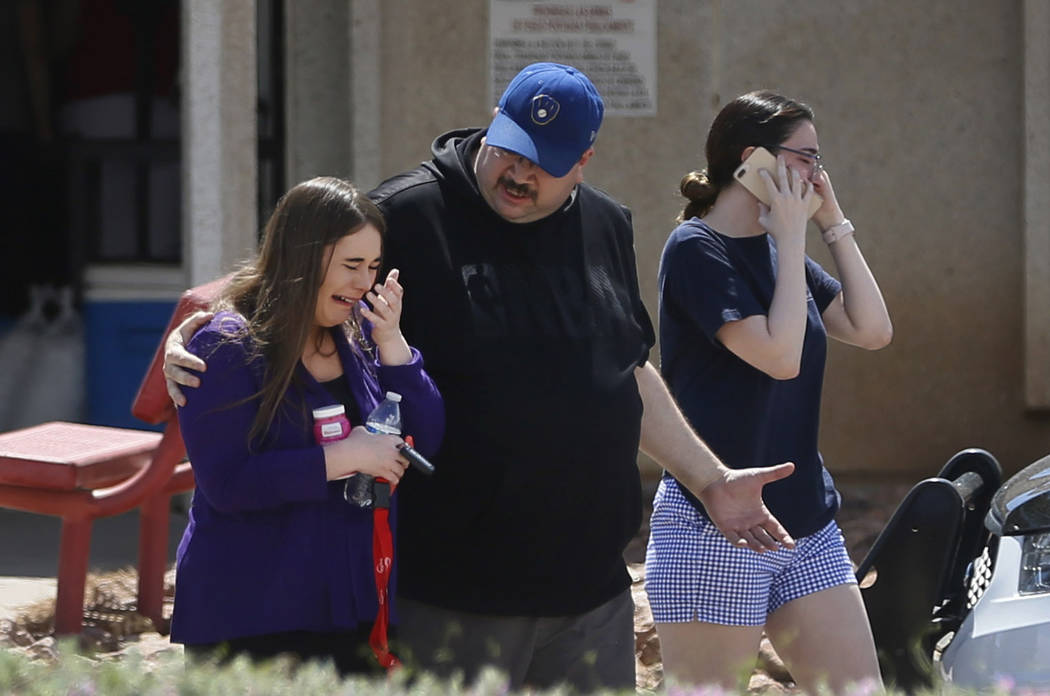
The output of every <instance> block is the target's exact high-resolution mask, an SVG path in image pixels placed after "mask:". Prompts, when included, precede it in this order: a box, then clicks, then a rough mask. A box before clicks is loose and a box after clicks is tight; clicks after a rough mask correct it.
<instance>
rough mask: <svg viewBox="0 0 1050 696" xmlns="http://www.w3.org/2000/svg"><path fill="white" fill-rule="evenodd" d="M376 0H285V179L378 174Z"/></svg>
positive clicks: (360, 180)
mask: <svg viewBox="0 0 1050 696" xmlns="http://www.w3.org/2000/svg"><path fill="white" fill-rule="evenodd" d="M379 33H380V27H379V0H352V1H351V2H347V1H346V0H299V1H297V2H294V3H293V2H286V3H285V46H286V47H287V50H286V63H285V74H286V77H287V79H286V80H285V113H286V115H287V128H288V130H287V141H286V145H285V148H286V149H285V162H286V171H287V172H288V177H287V183H288V186H289V187H291V186H292V185H294V184H296V183H298V182H300V181H303V180H304V179H308V178H310V177H314V176H341V177H347V178H350V179H351V180H352V181H354V183H356V184H358V185H359V186H361V187H362V188H365V189H369V188H371V187H372V186H374V185H375V184H377V183H378V182H379V176H380V167H379V152H380V140H379V137H380V131H379V120H380V116H379V107H380V88H379V85H380V83H379V70H380V68H379V63H380V61H379V57H380V36H379Z"/></svg>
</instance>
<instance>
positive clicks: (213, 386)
mask: <svg viewBox="0 0 1050 696" xmlns="http://www.w3.org/2000/svg"><path fill="white" fill-rule="evenodd" d="M242 323H243V319H242V318H241V317H240V316H239V315H236V314H231V313H220V314H219V315H218V316H216V317H215V318H214V319H213V320H212V321H211V323H210V324H208V326H207V327H205V328H204V329H202V330H201V331H199V332H198V333H197V334H196V335H195V336H194V337H193V338H192V339H191V340H190V342H189V345H188V348H189V350H190V351H191V352H193V353H194V354H196V355H199V356H200V357H202V358H204V360H205V361H207V363H208V370H207V372H206V373H203V374H202V375H201V385H200V387H198V388H197V389H191V390H188V391H187V401H188V403H187V404H186V405H185V406H184V407H182V408H180V409H179V424H180V426H181V427H182V435H183V439H184V440H185V442H186V450H187V452H188V454H189V459H190V461H191V462H192V463H193V472H194V476H195V477H196V483H197V487H196V490H195V491H194V495H193V505H192V507H191V510H190V521H189V524H188V526H187V527H186V532H185V533H184V534H183V537H182V542H181V543H180V544H179V550H178V554H177V574H176V595H175V609H174V614H173V616H172V626H171V639H172V641H174V642H177V643H188V644H195V643H214V642H219V641H223V640H227V639H230V638H235V637H243V636H252V635H259V634H264V633H275V632H280V631H293V630H306V631H343V630H350V629H353V628H354V627H355V626H356V625H357V623H358V622H359V621H364V622H371V621H372V620H374V619H375V616H376V610H377V603H376V590H375V577H374V575H373V573H372V512H371V511H370V510H368V511H366V510H361V509H359V508H356V507H353V506H351V505H350V504H348V503H347V502H346V501H345V500H343V482H342V481H336V482H332V483H328V482H327V481H326V480H325V467H324V453H323V451H322V449H321V447H320V446H319V445H317V444H315V443H314V436H313V427H312V423H311V422H310V415H309V409H314V408H317V407H319V406H324V405H327V404H331V403H332V402H333V399H332V397H331V396H329V395H328V392H327V391H326V390H325V388H324V387H322V386H321V385H320V384H318V382H317V381H316V380H315V379H314V378H313V377H312V376H311V375H310V373H309V372H307V371H306V369H305V368H303V366H302V364H301V363H300V365H299V368H298V373H297V375H298V377H299V379H300V381H301V382H302V384H304V385H305V394H304V396H305V402H306V407H307V409H308V410H307V412H306V422H304V421H303V418H302V416H301V415H300V414H301V410H300V404H301V401H299V399H298V397H297V396H296V394H297V392H296V389H295V387H293V388H292V389H291V390H290V394H289V395H286V396H285V399H284V401H283V402H282V408H280V409H278V413H277V417H276V418H275V420H274V423H273V425H272V426H271V428H270V431H269V433H268V439H267V441H266V443H265V445H264V446H263V447H262V448H261V451H256V452H249V450H248V446H247V442H246V438H247V433H248V430H249V428H250V426H251V423H252V420H253V418H254V417H255V413H256V411H257V410H258V408H257V405H258V402H257V400H250V401H247V402H244V399H245V398H247V397H249V396H251V395H252V394H254V393H256V392H257V391H258V389H259V387H260V385H261V383H262V382H261V377H262V367H263V365H262V363H263V361H262V360H261V359H259V360H255V361H252V362H249V353H248V350H247V348H246V346H245V345H244V343H243V342H239V341H236V340H234V341H231V340H230V339H229V337H228V334H229V331H228V330H229V329H230V328H235V327H237V326H240V325H241V324H242ZM369 328H370V327H367V326H366V327H365V331H366V334H368V333H369ZM224 329H226V330H225V331H224ZM332 333H333V336H335V338H336V345H337V347H338V350H339V357H340V360H341V361H342V363H343V372H344V378H345V379H346V380H347V381H348V383H349V385H350V390H351V393H352V394H353V397H354V400H355V401H356V403H357V407H358V409H359V411H360V413H361V414H363V415H367V414H368V413H370V412H371V411H372V409H373V408H374V407H375V405H376V403H378V401H379V400H380V399H381V398H382V395H383V394H384V393H385V392H386V391H388V390H389V391H396V392H398V393H400V394H401V395H402V396H403V397H404V398H403V400H402V402H401V412H402V421H403V424H404V431H405V433H406V434H408V435H412V436H413V437H414V438H415V446H416V449H418V450H419V451H420V452H422V453H423V454H424V455H430V454H433V453H434V451H435V450H436V449H437V448H438V446H439V444H440V442H441V438H442V435H443V433H444V428H445V411H444V406H443V404H442V401H441V396H440V394H438V391H437V387H435V386H434V384H433V382H431V380H430V377H428V376H427V374H426V372H424V370H423V360H422V358H421V356H420V354H419V352H418V351H417V350H415V349H414V348H413V349H412V360H411V362H409V363H408V364H407V365H399V366H396V367H389V366H382V365H379V363H378V362H373V361H371V360H368V359H365V358H362V357H361V356H360V355H359V354H358V353H357V352H355V351H353V350H351V348H350V345H349V343H348V342H347V340H346V337H345V336H344V335H343V332H342V330H341V327H336V328H335V329H333V330H332ZM353 425H360V423H354V424H353ZM406 475H408V476H418V475H419V474H418V473H416V472H414V471H411V470H410V471H409V472H408V473H407V474H406ZM396 498H397V496H395V500H396ZM393 513H394V511H392V515H391V519H394V518H395V517H396V516H395V515H394V514H393ZM396 569H397V566H396V563H395V568H394V570H395V573H396ZM393 595H394V588H393V587H392V588H391V592H390V596H393Z"/></svg>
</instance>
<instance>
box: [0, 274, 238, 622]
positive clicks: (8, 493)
mask: <svg viewBox="0 0 1050 696" xmlns="http://www.w3.org/2000/svg"><path fill="white" fill-rule="evenodd" d="M224 281H225V279H220V280H217V281H213V282H211V283H208V284H206V285H202V286H199V287H196V288H193V289H191V290H187V291H186V292H185V293H183V295H182V297H181V298H180V299H179V302H178V304H177V305H176V307H175V311H174V312H173V313H172V317H171V320H170V321H169V323H168V328H167V329H166V330H165V332H164V336H165V337H166V336H167V335H168V333H169V332H170V331H171V329H173V328H174V327H175V326H178V324H180V323H181V322H182V320H183V319H184V318H185V317H186V316H187V315H189V314H190V313H192V312H194V311H196V310H198V309H202V308H205V307H207V306H208V305H209V304H210V303H211V301H212V299H214V297H215V296H216V295H217V294H218V292H219V290H220V289H221V288H222V286H223V283H224ZM163 362H164V340H163V338H162V339H161V343H160V345H159V346H158V347H157V350H156V352H155V353H154V355H153V361H152V362H151V363H150V366H149V369H148V370H147V371H146V375H145V377H144V378H143V380H142V384H141V386H140V387H139V392H138V394H137V395H136V397H135V401H134V403H133V404H132V408H131V412H132V414H134V415H135V417H137V418H139V419H140V420H143V421H145V422H146V423H149V424H151V425H159V424H162V423H163V424H165V427H164V432H163V434H162V433H157V432H152V431H145V430H133V429H129V428H108V427H103V426H96V425H83V424H80V423H65V422H52V423H44V424H42V425H37V426H33V427H31V428H25V429H23V430H16V431H13V432H9V433H4V434H2V435H0V507H6V508H13V509H15V510H23V511H26V512H34V513H38V514H44V515H54V516H56V517H61V518H62V540H61V544H60V548H59V560H58V598H57V600H56V604H55V633H56V634H58V635H64V634H71V633H79V632H80V629H81V625H82V620H83V613H84V585H85V581H86V578H87V565H88V553H89V551H90V546H91V525H92V522H93V521H94V520H96V519H98V518H100V517H109V516H111V515H119V514H122V513H124V512H128V511H129V510H133V509H135V508H136V507H137V508H139V568H138V569H139V586H138V610H139V613H141V614H142V615H144V616H147V617H149V618H150V619H152V620H153V623H154V625H155V626H158V627H160V626H161V625H162V616H161V611H162V607H163V600H164V571H165V569H166V568H167V560H168V524H169V509H170V503H171V496H172V495H173V494H174V493H178V492H182V491H188V490H192V488H193V471H192V469H191V467H190V464H189V462H185V461H183V460H184V459H185V457H186V448H185V446H184V445H183V443H182V435H181V433H180V432H179V421H178V419H177V418H176V415H175V407H174V406H173V405H172V403H171V400H170V399H169V398H168V394H167V391H166V390H165V388H164V375H163V372H162V369H163Z"/></svg>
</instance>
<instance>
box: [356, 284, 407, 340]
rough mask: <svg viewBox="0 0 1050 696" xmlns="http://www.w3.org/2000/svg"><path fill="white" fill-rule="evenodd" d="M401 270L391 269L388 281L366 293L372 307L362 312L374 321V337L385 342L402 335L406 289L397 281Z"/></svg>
mask: <svg viewBox="0 0 1050 696" xmlns="http://www.w3.org/2000/svg"><path fill="white" fill-rule="evenodd" d="M398 275H400V271H398V270H397V269H396V268H392V269H390V272H389V273H387V275H386V281H385V282H384V283H383V284H382V285H379V284H378V283H377V284H376V286H375V287H374V288H373V289H372V290H370V291H369V292H368V294H367V295H365V299H366V300H368V304H369V305H370V306H371V309H368V308H365V309H362V310H361V313H362V314H363V315H364V316H365V318H366V319H368V321H370V322H372V339H373V340H374V341H375V342H376V343H383V342H385V341H389V340H392V339H396V338H397V337H400V336H401V300H402V298H403V297H404V296H405V289H404V288H402V287H401V283H399V282H397V277H398Z"/></svg>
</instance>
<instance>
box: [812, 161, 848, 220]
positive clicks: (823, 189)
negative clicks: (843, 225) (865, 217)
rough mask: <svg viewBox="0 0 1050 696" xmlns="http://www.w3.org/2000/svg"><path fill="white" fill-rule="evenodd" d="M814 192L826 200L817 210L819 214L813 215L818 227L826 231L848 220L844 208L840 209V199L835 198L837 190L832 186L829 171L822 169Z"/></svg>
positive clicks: (817, 177)
mask: <svg viewBox="0 0 1050 696" xmlns="http://www.w3.org/2000/svg"><path fill="white" fill-rule="evenodd" d="M813 190H814V191H816V192H817V193H819V194H820V196H821V198H823V199H824V203H822V204H821V206H820V207H819V208H817V212H815V213H813V221H814V222H816V223H817V227H819V228H820V229H821V230H826V229H828V228H829V227H831V226H832V225H837V224H838V223H840V222H842V221H843V220H845V219H846V216H845V215H844V214H843V213H842V208H841V207H839V201H838V199H837V198H835V189H834V188H832V186H831V177H830V176H828V170H826V169H821V170H820V171H819V172H818V173H817V176H816V180H815V181H813Z"/></svg>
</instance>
